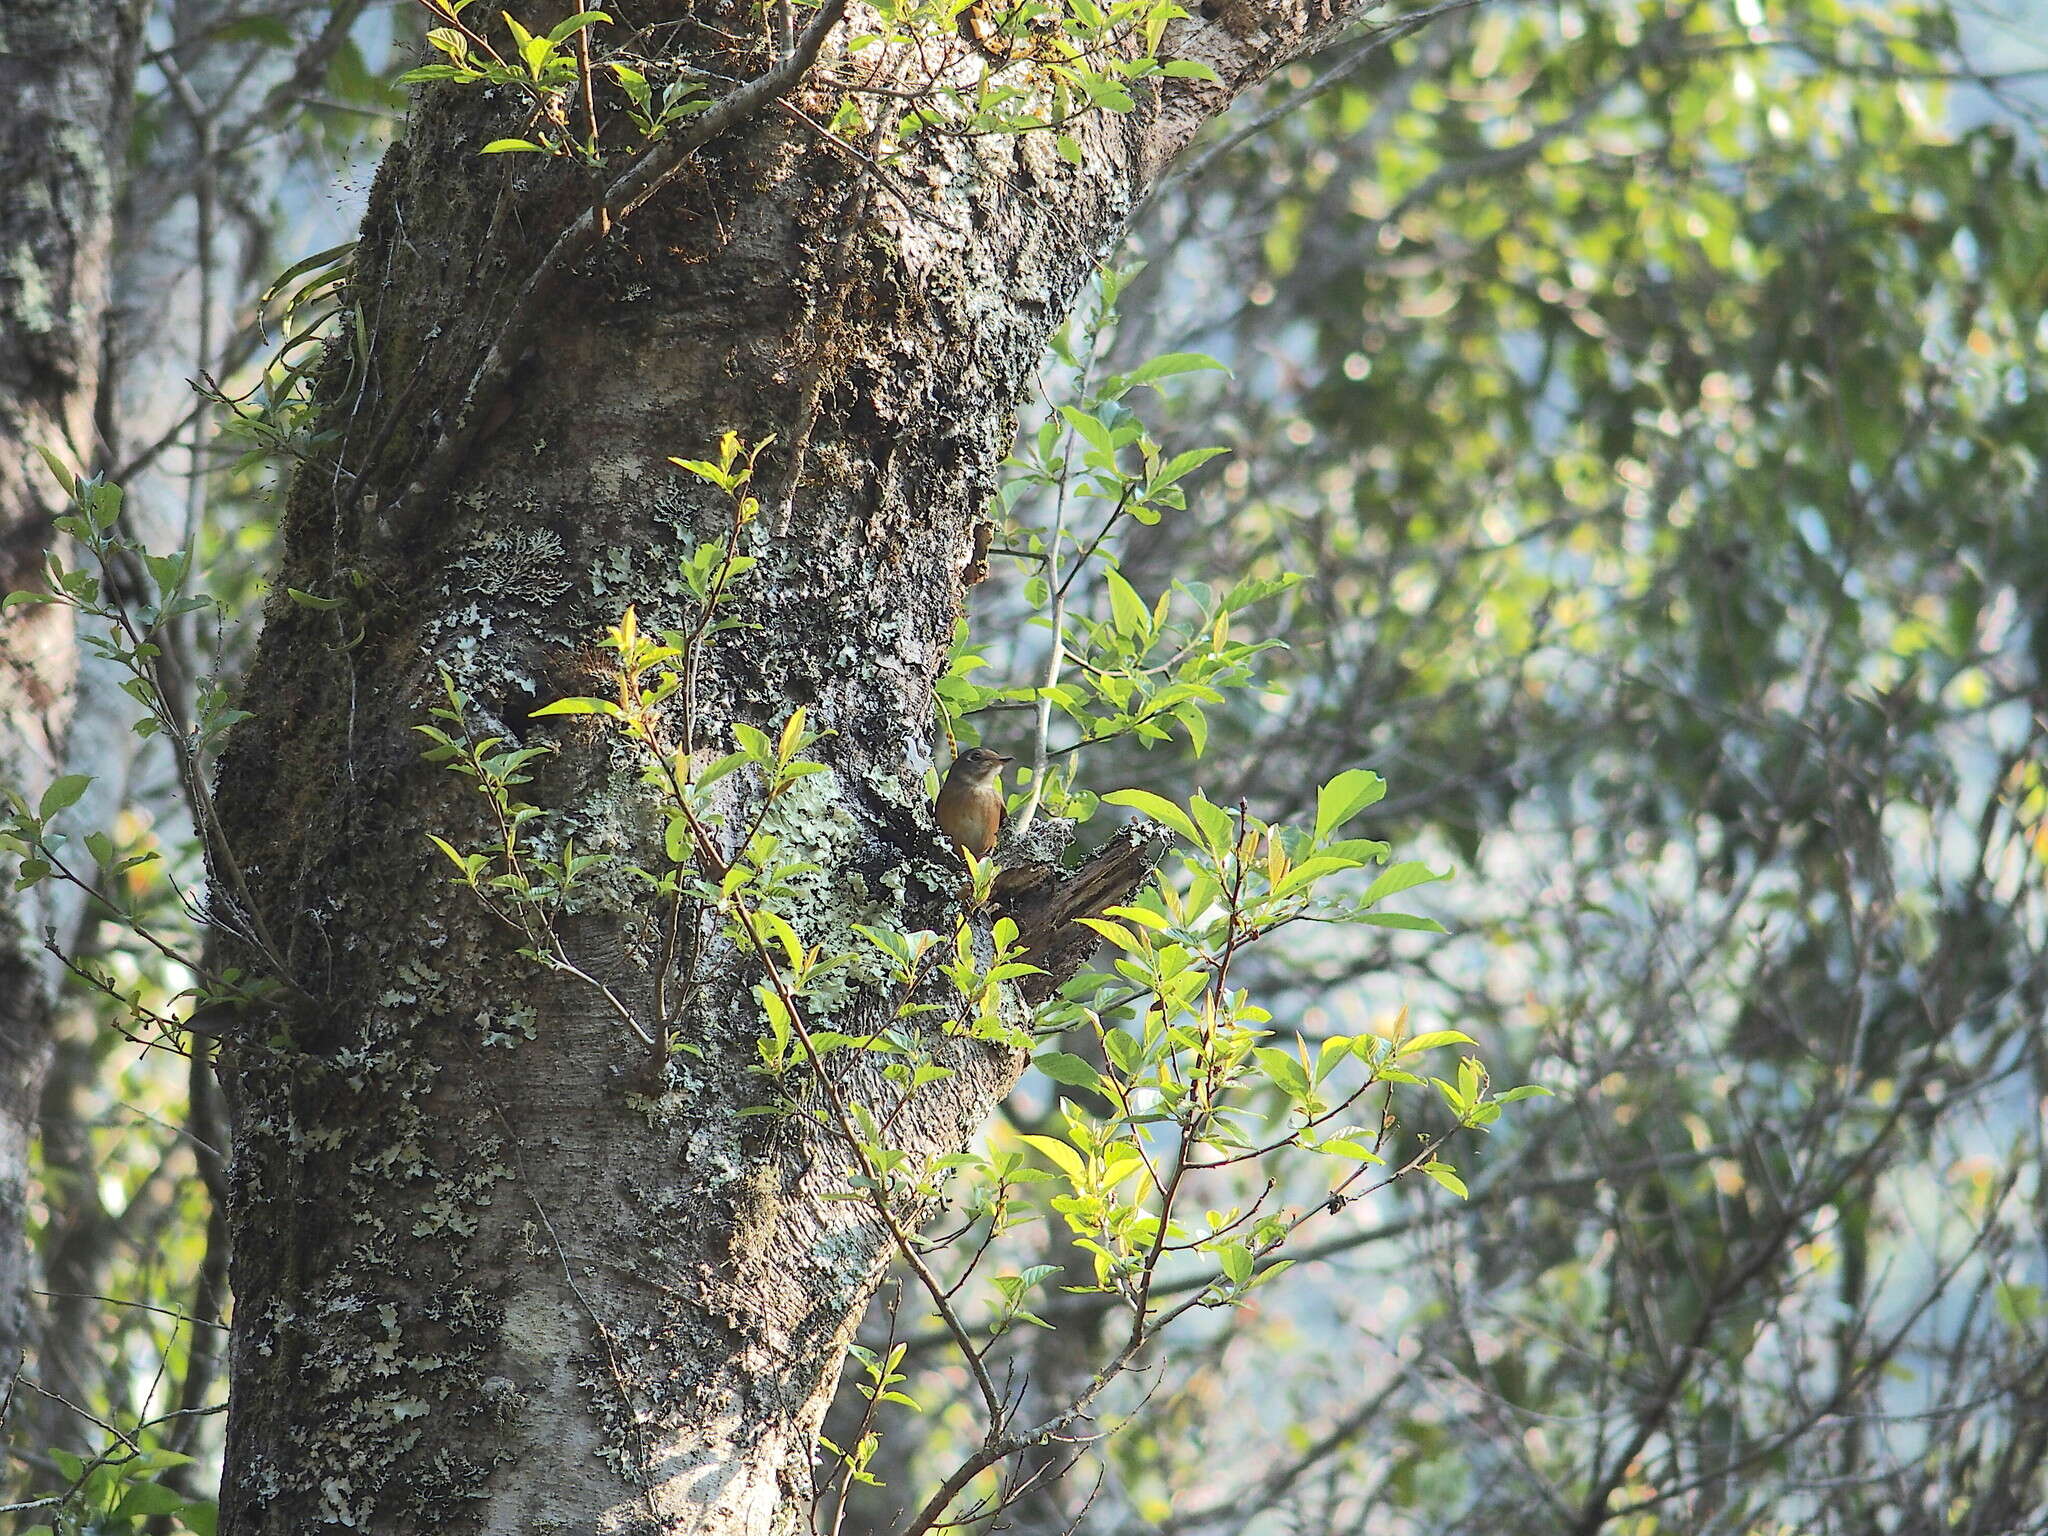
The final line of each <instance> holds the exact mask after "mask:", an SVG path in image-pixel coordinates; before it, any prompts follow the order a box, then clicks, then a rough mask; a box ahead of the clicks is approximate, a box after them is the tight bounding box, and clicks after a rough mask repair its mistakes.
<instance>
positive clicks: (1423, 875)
mask: <svg viewBox="0 0 2048 1536" xmlns="http://www.w3.org/2000/svg"><path fill="white" fill-rule="evenodd" d="M1450 878H1451V872H1450V871H1449V870H1448V869H1443V870H1435V869H1431V868H1430V867H1429V866H1428V865H1427V864H1425V863H1423V862H1422V861H1421V860H1420V859H1408V860H1404V861H1403V862H1402V863H1399V864H1394V865H1390V866H1389V867H1388V869H1387V870H1386V872H1385V873H1384V874H1382V875H1381V876H1380V877H1379V878H1378V879H1377V880H1375V881H1373V883H1372V884H1371V885H1369V886H1367V887H1366V890H1365V894H1364V895H1363V896H1361V897H1359V898H1358V904H1359V905H1360V906H1362V907H1369V906H1371V905H1372V904H1373V903H1374V902H1376V901H1379V900H1381V899H1382V898H1384V897H1388V896H1392V895H1394V894H1396V893H1397V892H1400V891H1405V890H1409V889H1411V888H1413V887H1415V886H1418V885H1428V884H1429V883H1430V882H1431V881H1432V880H1448V879H1450Z"/></svg>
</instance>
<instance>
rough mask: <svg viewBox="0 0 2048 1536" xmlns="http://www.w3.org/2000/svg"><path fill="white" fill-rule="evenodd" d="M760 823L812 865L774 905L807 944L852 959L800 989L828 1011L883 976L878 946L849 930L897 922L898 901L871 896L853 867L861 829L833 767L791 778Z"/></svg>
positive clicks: (862, 840) (817, 1011) (819, 1012)
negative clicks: (789, 896)
mask: <svg viewBox="0 0 2048 1536" xmlns="http://www.w3.org/2000/svg"><path fill="white" fill-rule="evenodd" d="M766 825H767V830H768V831H770V832H772V833H774V834H775V836H777V837H778V838H780V839H781V840H782V852H783V854H784V856H785V857H788V858H790V859H792V860H795V861H797V862H799V863H803V864H809V865H814V866H816V867H815V868H813V869H810V870H807V871H804V872H801V873H799V874H797V875H795V876H793V877H792V878H791V879H790V881H789V884H790V885H791V886H792V887H794V888H795V889H796V891H797V892H798V893H799V894H798V897H797V899H795V900H785V901H778V902H777V903H775V906H776V908H777V910H778V911H780V913H781V915H782V916H784V917H785V918H787V919H788V920H789V923H790V926H791V927H793V928H795V929H796V931H797V934H798V936H799V937H800V938H801V939H802V940H803V941H804V943H805V944H806V945H807V946H808V945H816V946H817V947H818V948H819V949H821V950H823V952H824V953H826V954H828V955H840V954H850V955H852V956H854V957H855V958H854V963H853V964H852V965H849V966H845V967H842V968H840V969H838V970H834V971H829V972H826V973H824V974H823V975H821V976H819V977H818V978H817V979H816V980H815V981H814V982H813V983H812V984H811V986H810V987H809V988H807V989H806V991H805V994H804V1000H805V1003H806V1004H807V1006H808V1008H809V1010H810V1012H811V1013H812V1014H813V1015H815V1016H817V1017H821V1018H822V1017H827V1016H829V1015H831V1014H832V1013H834V1012H836V1011H837V1010H839V1009H840V1008H842V1007H844V1006H846V1005H847V1004H848V1003H849V1002H852V1001H855V1000H857V999H858V998H859V997H860V996H861V994H862V993H863V992H867V991H871V990H872V989H873V988H875V987H877V986H880V985H882V984H883V982H884V981H885V980H886V979H887V972H886V970H885V969H884V968H883V965H882V962H881V958H880V955H879V954H878V952H877V951H875V950H874V949H873V947H872V946H870V945H869V944H868V943H867V942H866V941H865V940H863V939H862V938H861V937H860V935H859V934H858V933H856V932H855V931H854V930H855V928H856V927H857V926H860V927H885V928H887V927H894V926H896V924H897V922H898V914H899V913H900V911H901V906H900V904H899V903H897V902H896V901H894V900H892V899H891V898H889V897H887V896H882V897H877V896H876V895H875V893H874V892H873V891H871V890H870V889H869V887H868V883H867V881H866V879H865V878H863V877H862V875H861V873H860V872H859V870H858V869H856V868H855V867H854V865H855V863H856V861H857V859H858V857H859V854H860V853H861V851H862V850H863V849H864V848H865V847H866V845H867V842H868V835H867V833H866V831H865V830H864V828H863V827H862V825H861V823H860V822H859V821H858V820H856V819H855V817H854V816H853V815H852V813H851V812H849V811H848V810H847V809H846V805H845V799H844V789H843V786H842V782H841V780H840V777H839V774H838V771H837V770H836V769H830V768H828V769H826V771H825V772H823V773H814V774H811V775H809V776H807V777H805V778H801V779H798V780H797V781H796V782H795V783H794V784H793V785H791V786H790V787H789V788H788V789H787V790H785V791H784V792H783V795H782V797H781V799H779V800H778V801H776V803H775V808H774V810H773V811H772V812H771V813H770V815H769V817H768V819H767V824H766Z"/></svg>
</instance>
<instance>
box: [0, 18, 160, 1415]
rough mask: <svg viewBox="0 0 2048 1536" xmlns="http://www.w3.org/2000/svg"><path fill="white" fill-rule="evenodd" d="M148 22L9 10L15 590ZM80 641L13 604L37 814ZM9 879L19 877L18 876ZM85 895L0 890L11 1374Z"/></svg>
mask: <svg viewBox="0 0 2048 1536" xmlns="http://www.w3.org/2000/svg"><path fill="white" fill-rule="evenodd" d="M133 44H134V23H133V18H132V16H130V15H129V14H128V13H127V12H125V11H121V12H117V15H116V19H115V22H114V24H113V25H112V26H110V25H109V21H108V13H107V8H106V7H104V6H100V5H91V4H85V3H82V0H28V3H24V4H20V5H15V6H12V7H10V9H9V13H8V16H7V20H6V24H5V33H4V39H0V181H4V183H5V185H6V188H7V192H6V195H5V196H4V197H0V251H4V252H5V256H4V260H0V591H10V592H11V591H16V590H23V589H37V588H40V587H41V586H42V574H41V572H42V560H43V554H44V551H45V550H46V549H48V548H49V547H50V545H51V541H52V539H53V536H54V533H55V530H54V527H53V520H54V519H55V518H56V517H57V516H58V515H59V514H60V513H61V512H62V511H63V510H64V505H65V497H64V494H63V492H62V490H61V488H60V487H59V486H58V485H57V483H56V481H55V480H54V478H52V476H51V475H50V473H49V472H48V471H47V470H46V469H45V468H44V467H43V464H42V461H41V459H40V458H39V457H38V455H37V453H36V450H37V449H38V448H45V449H48V450H50V451H51V452H53V453H54V454H56V455H57V456H58V457H59V458H60V459H61V460H64V461H65V462H67V463H68V464H69V465H70V466H71V467H73V468H74V469H78V468H85V467H88V466H90V465H91V464H92V463H93V461H94V459H95V447H94V441H93V412H94V408H95V407H96V405H97V404H98V390H99V364H100V344H101V323H102V319H103V317H104V314H105V310H106V302H107V262H108V243H109V236H110V232H111V227H112V207H113V187H114V184H115V172H114V166H115V163H116V158H117V146H118V141H119V135H120V132H121V129H122V126H123V122H124V116H125V112H126V107H127V99H128V93H129V89H130V81H131V79H132V77H133V70H134V58H133V53H132V48H133ZM77 671H78V650H77V644H76V638H75V636H74V634H73V632H72V624H71V614H70V611H69V610H68V609H66V608H62V607H60V606H57V605H55V604H48V605H42V606H32V607H17V608H14V609H11V610H9V611H8V612H7V613H5V614H0V786H5V787H7V788H10V789H12V790H14V792H15V793H17V794H20V795H21V796H22V797H23V798H24V799H25V800H26V801H27V802H28V803H29V805H30V806H31V807H33V806H34V805H35V804H36V803H37V802H38V800H39V798H40V796H41V794H42V792H43V790H44V789H45V788H47V787H48V785H49V783H50V781H51V780H52V779H54V778H55V777H56V776H57V775H58V774H60V773H62V772H63V771H64V755H65V738H66V735H67V732H68V729H69V726H70V722H71V713H72V704H73V699H72V689H73V684H74V681H75V679H76V677H77ZM12 883H13V882H12V880H11V879H8V880H7V881H6V882H5V884H6V886H10V887H11V885H12ZM76 908H77V902H76V900H75V897H69V896H67V894H66V893H65V892H63V891H62V890H60V889H57V888H55V887H51V886H44V887H40V888H37V889H34V890H31V891H29V892H26V893H15V892H13V891H12V890H6V891H5V892H4V894H0V1375H4V1376H5V1377H6V1379H7V1381H8V1382H10V1383H11V1382H12V1380H13V1378H14V1374H15V1372H16V1371H17V1370H18V1369H19V1368H20V1365H21V1361H22V1356H23V1352H24V1350H25V1348H26V1347H27V1344H28V1333H29V1322H30V1316H31V1308H30V1304H29V1289H30V1286H31V1284H32V1281H31V1279H30V1275H31V1259H30V1255H29V1252H28V1247H27V1242H26V1237H25V1233H24V1230H23V1221H24V1218H25V1215H26V1210H27V1175H28V1153H29V1142H30V1138H31V1136H32V1134H33V1131H34V1124H35V1114H36V1104H37V1100H38V1096H39V1094H40V1091H41V1085H42V1079H43V1074H44V1072H45V1070H46V1069H47V1067H48V1064H49V1059H50V1049H51V1045H50V1020H51V1010H52V1008H53V1006H54V1002H55V997H56V989H57V982H58V978H59V975H60V974H61V973H60V970H59V968H58V967H57V965H56V963H55V962H54V961H53V960H52V959H51V958H50V957H49V956H48V955H47V954H45V953H44V951H43V947H42V945H43V935H44V933H45V931H46V930H48V929H52V928H55V929H59V930H63V929H65V928H67V927H68V926H69V922H70V920H71V919H72V917H73V915H74V914H75V912H76Z"/></svg>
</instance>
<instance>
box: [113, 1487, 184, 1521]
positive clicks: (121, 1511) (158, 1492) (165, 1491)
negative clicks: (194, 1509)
mask: <svg viewBox="0 0 2048 1536" xmlns="http://www.w3.org/2000/svg"><path fill="white" fill-rule="evenodd" d="M184 1507H185V1496H184V1495H183V1494H182V1493H179V1492H178V1491H177V1490H176V1489H172V1488H166V1487H165V1486H164V1485H163V1484H162V1483H135V1484H133V1485H131V1486H130V1487H129V1489H128V1491H127V1492H126V1493H124V1494H122V1495H121V1502H120V1503H119V1504H117V1505H115V1506H114V1518H115V1519H117V1520H119V1519H123V1518H128V1519H133V1518H136V1517H138V1516H143V1515H174V1514H176V1513H178V1512H179V1511H180V1510H182V1509H183V1508H184Z"/></svg>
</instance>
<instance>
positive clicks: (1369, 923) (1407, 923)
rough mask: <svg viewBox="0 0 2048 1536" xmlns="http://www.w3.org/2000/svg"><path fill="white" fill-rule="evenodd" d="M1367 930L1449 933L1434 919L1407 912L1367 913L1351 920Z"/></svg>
mask: <svg viewBox="0 0 2048 1536" xmlns="http://www.w3.org/2000/svg"><path fill="white" fill-rule="evenodd" d="M1351 921H1353V922H1354V923H1358V924H1361V925H1362V926H1364V927H1367V928H1399V929H1402V930H1403V931H1405V932H1409V933H1448V932H1450V930H1449V929H1448V928H1446V927H1444V925H1443V924H1442V923H1440V922H1438V921H1437V920H1436V919H1435V918H1433V917H1415V916H1413V915H1412V914H1410V913H1407V912H1367V913H1364V914H1362V915H1361V916H1358V917H1354V918H1352V919H1351Z"/></svg>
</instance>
